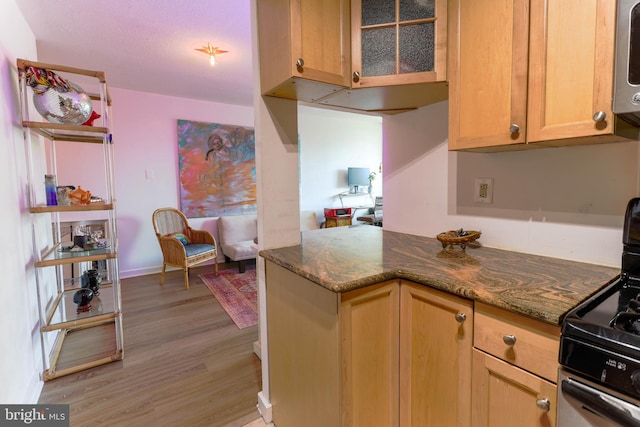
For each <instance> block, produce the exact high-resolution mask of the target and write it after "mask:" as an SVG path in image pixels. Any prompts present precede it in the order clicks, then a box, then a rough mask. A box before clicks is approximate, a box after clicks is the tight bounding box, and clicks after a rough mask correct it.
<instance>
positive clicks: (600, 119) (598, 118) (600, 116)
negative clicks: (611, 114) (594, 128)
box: [593, 111, 607, 123]
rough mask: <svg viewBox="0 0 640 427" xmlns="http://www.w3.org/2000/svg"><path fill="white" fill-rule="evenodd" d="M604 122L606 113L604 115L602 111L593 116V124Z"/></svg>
mask: <svg viewBox="0 0 640 427" xmlns="http://www.w3.org/2000/svg"><path fill="white" fill-rule="evenodd" d="M605 120H607V113H605V112H604V111H598V112H597V113H595V114H594V115H593V121H594V122H598V123H601V122H604V121H605Z"/></svg>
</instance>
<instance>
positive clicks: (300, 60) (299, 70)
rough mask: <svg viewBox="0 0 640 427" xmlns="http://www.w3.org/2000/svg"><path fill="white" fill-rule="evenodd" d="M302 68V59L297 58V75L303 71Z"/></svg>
mask: <svg viewBox="0 0 640 427" xmlns="http://www.w3.org/2000/svg"><path fill="white" fill-rule="evenodd" d="M302 67H304V59H302V58H298V60H297V61H296V68H297V69H298V72H299V73H301V72H303V71H304V70H303V68H302Z"/></svg>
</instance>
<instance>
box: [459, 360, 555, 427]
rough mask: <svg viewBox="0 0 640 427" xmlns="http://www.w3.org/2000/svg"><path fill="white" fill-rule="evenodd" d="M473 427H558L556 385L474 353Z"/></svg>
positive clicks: (502, 362) (499, 361) (504, 363)
mask: <svg viewBox="0 0 640 427" xmlns="http://www.w3.org/2000/svg"><path fill="white" fill-rule="evenodd" d="M472 390H473V397H472V415H471V416H472V419H473V425H474V427H476V426H477V427H513V426H515V425H517V426H519V427H534V426H541V427H542V426H544V427H552V426H555V425H556V412H557V409H556V402H557V400H556V392H557V387H556V385H555V384H553V383H551V382H549V381H547V380H544V379H542V378H540V377H538V376H536V375H533V374H531V373H529V372H527V371H524V370H522V369H520V368H518V367H516V366H513V365H511V364H509V363H507V362H504V361H502V360H500V359H498V358H496V357H493V356H490V355H488V354H486V353H483V352H482V351H480V350H476V349H474V350H473V384H472Z"/></svg>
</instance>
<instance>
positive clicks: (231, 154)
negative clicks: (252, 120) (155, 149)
mask: <svg viewBox="0 0 640 427" xmlns="http://www.w3.org/2000/svg"><path fill="white" fill-rule="evenodd" d="M178 162H179V168H180V207H181V210H182V212H184V214H185V215H186V216H187V217H189V218H203V217H217V216H224V215H241V214H246V213H255V212H256V211H257V207H256V161H255V139H254V132H253V128H249V127H242V126H231V125H222V124H217V123H203V122H194V121H191V120H178Z"/></svg>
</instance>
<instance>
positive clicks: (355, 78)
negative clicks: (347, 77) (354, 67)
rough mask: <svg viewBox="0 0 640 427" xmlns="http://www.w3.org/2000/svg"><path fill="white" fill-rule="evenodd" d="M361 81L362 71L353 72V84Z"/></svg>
mask: <svg viewBox="0 0 640 427" xmlns="http://www.w3.org/2000/svg"><path fill="white" fill-rule="evenodd" d="M359 81H360V71H354V72H353V82H354V83H358V82H359Z"/></svg>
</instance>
